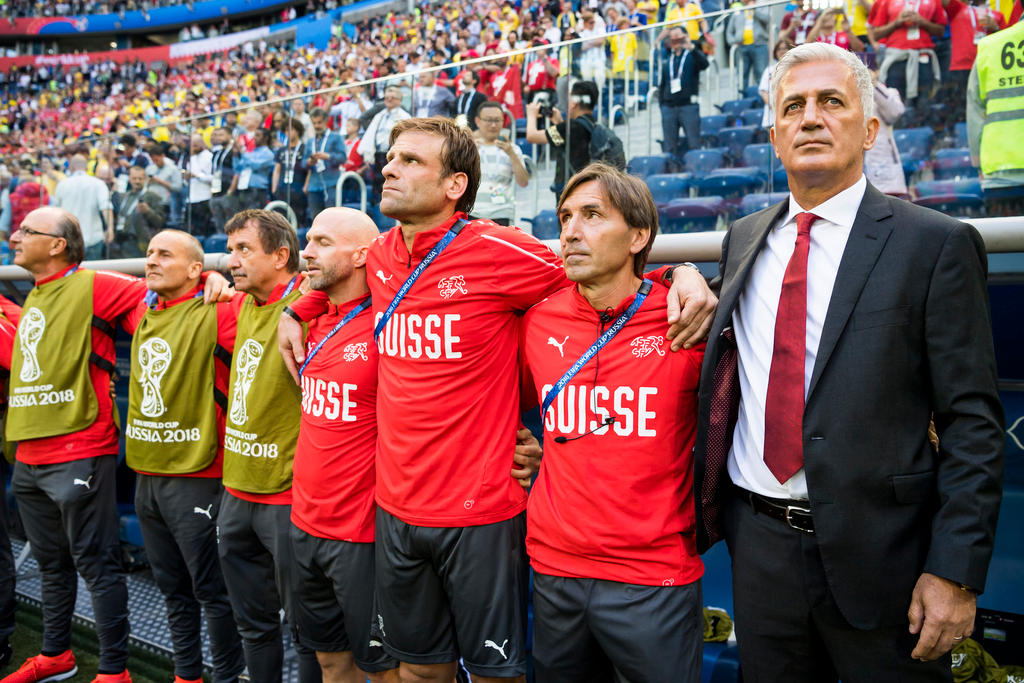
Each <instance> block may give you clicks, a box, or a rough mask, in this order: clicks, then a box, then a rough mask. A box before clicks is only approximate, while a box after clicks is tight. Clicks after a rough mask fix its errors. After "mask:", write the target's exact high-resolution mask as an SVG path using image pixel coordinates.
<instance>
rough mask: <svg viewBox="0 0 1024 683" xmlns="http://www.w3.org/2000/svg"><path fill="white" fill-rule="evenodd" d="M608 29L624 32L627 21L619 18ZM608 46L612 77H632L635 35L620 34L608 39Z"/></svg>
mask: <svg viewBox="0 0 1024 683" xmlns="http://www.w3.org/2000/svg"><path fill="white" fill-rule="evenodd" d="M610 28H611V30H613V31H625V30H626V29H628V28H629V19H628V18H627V17H619V18H618V19H617V20H616V24H615V25H614V26H611V27H610ZM608 44H609V48H610V49H611V53H612V76H613V77H615V76H619V77H620V78H626V77H629V76H632V74H633V70H634V69H635V68H636V51H637V47H636V35H635V34H633V33H620V34H619V35H615V36H611V37H610V38H608ZM556 68H557V67H556Z"/></svg>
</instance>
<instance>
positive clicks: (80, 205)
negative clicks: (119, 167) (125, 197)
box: [50, 171, 114, 247]
mask: <svg viewBox="0 0 1024 683" xmlns="http://www.w3.org/2000/svg"><path fill="white" fill-rule="evenodd" d="M50 204H52V205H53V206H59V207H61V208H62V209H66V210H67V211H70V212H71V214H72V215H74V217H75V218H77V219H78V225H79V227H80V228H81V230H82V241H83V242H84V243H85V246H87V247H91V246H92V245H94V244H98V243H99V242H101V241H103V231H104V229H105V227H106V226H105V225H104V220H103V212H104V211H106V210H107V209H110V208H113V206H114V205H113V204H111V202H110V189H109V188H108V187H107V184H106V183H104V182H103V181H102V180H100V179H99V178H94V177H93V176H91V175H87V174H86V172H85V171H75V172H74V173H72V174H71V175H69V176H68V177H67V178H64V179H63V180H61V181H60V182H59V183H57V187H56V188H54V191H53V197H52V198H51V200H50Z"/></svg>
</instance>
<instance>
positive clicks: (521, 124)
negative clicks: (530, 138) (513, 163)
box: [516, 119, 526, 138]
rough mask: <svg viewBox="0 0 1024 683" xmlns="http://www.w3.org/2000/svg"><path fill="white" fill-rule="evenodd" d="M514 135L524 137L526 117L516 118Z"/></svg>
mask: <svg viewBox="0 0 1024 683" xmlns="http://www.w3.org/2000/svg"><path fill="white" fill-rule="evenodd" d="M516 137H517V138H525V137H526V119H516Z"/></svg>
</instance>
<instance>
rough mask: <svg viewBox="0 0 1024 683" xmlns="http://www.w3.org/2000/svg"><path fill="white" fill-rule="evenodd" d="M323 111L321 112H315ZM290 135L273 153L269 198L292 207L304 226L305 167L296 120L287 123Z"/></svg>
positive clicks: (302, 130) (305, 222) (301, 134)
mask: <svg viewBox="0 0 1024 683" xmlns="http://www.w3.org/2000/svg"><path fill="white" fill-rule="evenodd" d="M316 111H323V110H316ZM289 125H290V126H291V135H290V136H289V137H288V144H286V145H282V146H281V147H278V149H277V151H276V152H274V174H273V177H272V178H271V179H270V196H271V197H273V198H274V199H277V200H280V201H282V202H284V203H286V204H288V205H289V206H291V207H292V210H293V211H294V212H295V219H296V220H297V221H298V222H299V225H300V226H302V225H306V224H307V221H306V190H305V188H304V185H305V184H306V183H305V179H306V167H305V165H304V164H303V162H302V158H303V156H304V155H305V153H306V143H305V142H303V137H304V132H305V131H304V129H303V128H302V122H301V121H299V119H298V118H293V119H291V120H290V121H289Z"/></svg>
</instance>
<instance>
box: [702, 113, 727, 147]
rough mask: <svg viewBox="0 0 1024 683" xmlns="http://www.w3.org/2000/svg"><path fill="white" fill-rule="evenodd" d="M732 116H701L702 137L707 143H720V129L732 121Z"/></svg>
mask: <svg viewBox="0 0 1024 683" xmlns="http://www.w3.org/2000/svg"><path fill="white" fill-rule="evenodd" d="M731 119H732V117H731V116H728V115H726V114H712V115H711V116H702V117H700V138H701V141H703V142H706V143H707V144H709V145H710V144H718V131H720V130H722V129H723V128H725V127H726V126H728V125H729V124H730V123H731Z"/></svg>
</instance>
